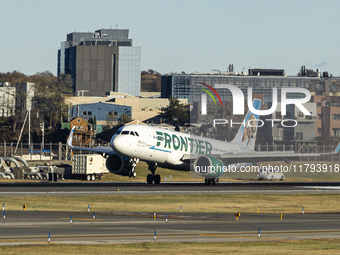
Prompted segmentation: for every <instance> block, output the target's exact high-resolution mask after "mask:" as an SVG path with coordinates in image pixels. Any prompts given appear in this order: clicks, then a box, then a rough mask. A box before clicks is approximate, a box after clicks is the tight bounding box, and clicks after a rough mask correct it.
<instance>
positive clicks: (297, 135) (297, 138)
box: [295, 132, 303, 140]
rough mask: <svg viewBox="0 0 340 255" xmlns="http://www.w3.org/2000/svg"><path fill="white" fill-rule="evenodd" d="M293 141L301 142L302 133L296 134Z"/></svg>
mask: <svg viewBox="0 0 340 255" xmlns="http://www.w3.org/2000/svg"><path fill="white" fill-rule="evenodd" d="M295 140H303V133H302V132H296V137H295Z"/></svg>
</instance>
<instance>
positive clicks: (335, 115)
mask: <svg viewBox="0 0 340 255" xmlns="http://www.w3.org/2000/svg"><path fill="white" fill-rule="evenodd" d="M332 119H333V120H340V114H332Z"/></svg>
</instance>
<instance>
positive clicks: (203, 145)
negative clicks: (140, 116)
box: [156, 131, 212, 154]
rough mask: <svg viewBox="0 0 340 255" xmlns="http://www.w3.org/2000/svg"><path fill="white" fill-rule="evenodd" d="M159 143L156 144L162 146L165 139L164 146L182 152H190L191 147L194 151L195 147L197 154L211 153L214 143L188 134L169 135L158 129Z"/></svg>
mask: <svg viewBox="0 0 340 255" xmlns="http://www.w3.org/2000/svg"><path fill="white" fill-rule="evenodd" d="M156 134H157V143H156V146H157V147H160V146H161V144H162V142H163V141H164V146H163V147H164V148H168V149H173V150H175V151H177V150H180V151H182V152H188V150H189V148H190V153H193V152H194V147H196V148H195V152H194V153H196V154H211V151H212V145H211V143H209V142H208V141H204V140H199V139H194V138H190V137H186V136H178V135H176V134H173V135H169V134H168V133H162V132H159V131H156Z"/></svg>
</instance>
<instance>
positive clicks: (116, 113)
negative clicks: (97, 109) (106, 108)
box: [107, 112, 118, 118]
mask: <svg viewBox="0 0 340 255" xmlns="http://www.w3.org/2000/svg"><path fill="white" fill-rule="evenodd" d="M117 116H118V112H107V117H109V118H112V117H117Z"/></svg>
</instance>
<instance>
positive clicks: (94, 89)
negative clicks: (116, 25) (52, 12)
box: [58, 29, 141, 96]
mask: <svg viewBox="0 0 340 255" xmlns="http://www.w3.org/2000/svg"><path fill="white" fill-rule="evenodd" d="M128 36H129V30H128V29H99V30H96V31H95V32H89V33H81V32H74V33H70V34H68V35H67V40H66V41H65V42H62V43H61V47H60V50H59V51H58V75H60V74H61V73H65V74H70V75H71V77H72V78H73V80H74V93H75V95H77V94H83V93H85V95H86V96H103V95H107V94H109V93H110V92H111V91H114V92H124V93H129V94H131V95H134V96H139V95H140V80H141V78H140V77H141V70H140V61H141V48H140V47H134V46H132V39H129V38H128Z"/></svg>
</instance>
